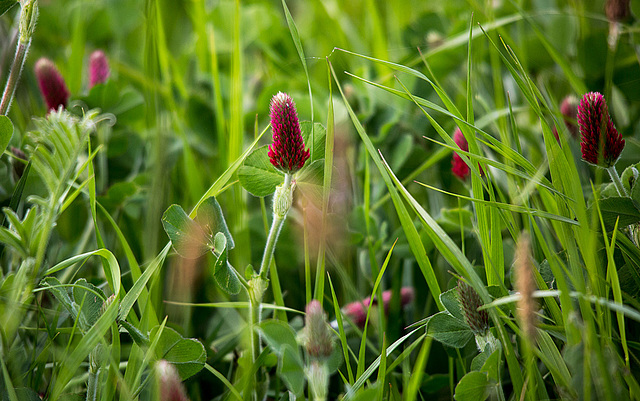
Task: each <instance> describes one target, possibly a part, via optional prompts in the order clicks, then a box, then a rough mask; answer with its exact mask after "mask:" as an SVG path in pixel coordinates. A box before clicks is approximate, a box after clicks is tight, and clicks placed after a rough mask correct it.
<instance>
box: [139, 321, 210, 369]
mask: <svg viewBox="0 0 640 401" xmlns="http://www.w3.org/2000/svg"><path fill="white" fill-rule="evenodd" d="M159 327H160V326H156V327H154V328H153V329H152V330H151V338H154V337H155V336H156V335H157V333H158V329H159ZM155 355H156V358H157V359H165V360H166V361H168V362H170V363H171V364H172V365H173V366H175V367H176V369H177V370H178V374H179V375H180V379H181V380H185V379H187V378H189V377H191V376H193V375H194V374H196V373H198V372H199V371H200V370H201V369H202V368H203V367H204V363H205V361H206V359H207V353H206V351H205V349H204V346H203V345H202V343H200V341H198V340H196V339H193V338H183V337H182V336H181V335H180V334H178V332H176V331H175V330H173V329H172V328H170V327H165V328H164V329H163V330H162V334H160V339H159V340H158V343H157V345H156V349H155Z"/></svg>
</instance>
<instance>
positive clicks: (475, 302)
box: [457, 281, 489, 335]
mask: <svg viewBox="0 0 640 401" xmlns="http://www.w3.org/2000/svg"><path fill="white" fill-rule="evenodd" d="M457 292H458V298H459V299H460V305H461V306H462V314H463V315H464V320H465V321H466V322H467V324H468V325H469V327H471V331H473V334H475V335H485V334H486V333H487V331H489V314H488V313H487V311H486V310H484V309H483V310H478V308H479V307H481V306H482V305H483V302H482V300H481V299H480V295H478V293H477V292H476V290H474V289H473V287H471V286H470V285H469V284H467V283H465V282H464V281H460V282H458V287H457Z"/></svg>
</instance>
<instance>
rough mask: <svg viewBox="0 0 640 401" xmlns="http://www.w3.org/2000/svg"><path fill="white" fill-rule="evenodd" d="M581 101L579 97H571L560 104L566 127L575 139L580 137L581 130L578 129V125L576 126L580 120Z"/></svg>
mask: <svg viewBox="0 0 640 401" xmlns="http://www.w3.org/2000/svg"><path fill="white" fill-rule="evenodd" d="M579 104H580V101H579V100H578V98H577V97H575V96H572V95H569V96H567V97H565V98H564V99H563V100H562V103H561V104H560V113H562V117H563V119H564V125H565V126H566V127H567V129H568V130H569V133H571V136H572V137H574V138H577V137H578V134H579V133H580V130H579V129H578V125H577V124H576V122H577V118H578V105H579Z"/></svg>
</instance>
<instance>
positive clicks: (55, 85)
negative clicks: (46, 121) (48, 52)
mask: <svg viewBox="0 0 640 401" xmlns="http://www.w3.org/2000/svg"><path fill="white" fill-rule="evenodd" d="M35 72H36V78H37V79H38V86H40V92H42V97H43V98H44V101H45V102H46V103H47V109H48V110H57V109H58V107H60V106H62V107H67V101H68V100H69V89H67V85H66V84H65V82H64V78H62V75H60V72H59V71H58V69H57V68H56V65H55V64H54V63H53V61H51V60H49V59H48V58H44V57H43V58H41V59H40V60H38V61H37V62H36V67H35Z"/></svg>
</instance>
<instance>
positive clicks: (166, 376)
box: [156, 359, 189, 401]
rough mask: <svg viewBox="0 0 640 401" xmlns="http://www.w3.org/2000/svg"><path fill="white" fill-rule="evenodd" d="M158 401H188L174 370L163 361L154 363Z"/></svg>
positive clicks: (169, 364)
mask: <svg viewBox="0 0 640 401" xmlns="http://www.w3.org/2000/svg"><path fill="white" fill-rule="evenodd" d="M156 372H157V375H158V381H159V384H160V401H189V398H188V397H187V394H186V393H185V391H184V387H183V386H182V381H181V380H180V376H179V375H178V371H177V370H176V368H175V367H174V366H173V365H172V364H171V363H169V362H167V361H165V360H164V359H161V360H159V361H158V362H157V363H156Z"/></svg>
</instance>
